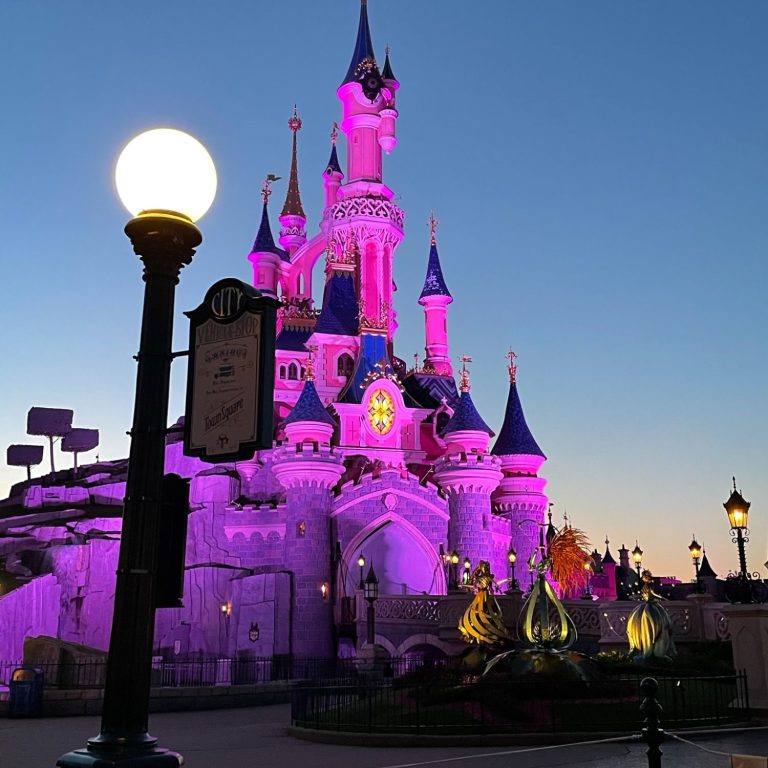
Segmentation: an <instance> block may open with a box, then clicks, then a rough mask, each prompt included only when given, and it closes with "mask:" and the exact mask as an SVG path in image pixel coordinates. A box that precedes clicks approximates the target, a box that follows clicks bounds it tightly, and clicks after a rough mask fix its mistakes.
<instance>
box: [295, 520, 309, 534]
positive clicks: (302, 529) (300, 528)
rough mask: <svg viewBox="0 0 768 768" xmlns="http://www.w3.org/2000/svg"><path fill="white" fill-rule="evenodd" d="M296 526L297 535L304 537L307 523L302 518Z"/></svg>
mask: <svg viewBox="0 0 768 768" xmlns="http://www.w3.org/2000/svg"><path fill="white" fill-rule="evenodd" d="M296 528H297V533H298V534H299V536H301V537H304V536H305V535H306V533H307V524H306V523H305V522H304V521H303V520H302V521H301V522H300V523H299V524H298V526H297V527H296Z"/></svg>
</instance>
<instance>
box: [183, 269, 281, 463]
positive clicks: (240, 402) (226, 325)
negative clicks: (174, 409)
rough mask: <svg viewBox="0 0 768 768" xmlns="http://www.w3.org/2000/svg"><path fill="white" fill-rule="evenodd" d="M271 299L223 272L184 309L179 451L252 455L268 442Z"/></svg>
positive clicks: (220, 458)
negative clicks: (186, 332)
mask: <svg viewBox="0 0 768 768" xmlns="http://www.w3.org/2000/svg"><path fill="white" fill-rule="evenodd" d="M279 306H280V304H279V302H278V301H277V300H275V299H272V298H269V297H267V296H264V295H262V293H261V292H260V291H257V290H256V289H255V288H253V287H252V286H250V285H246V284H245V283H243V282H242V281H240V280H237V279H235V278H232V277H229V278H226V279H224V280H219V282H217V283H215V284H214V285H212V286H211V287H210V288H209V289H208V292H207V293H206V294H205V299H204V300H203V303H202V304H201V305H200V306H199V307H198V308H197V309H194V310H192V311H191V312H186V313H185V314H186V315H187V317H188V318H189V320H190V327H189V368H188V370H187V407H186V415H185V419H184V453H185V454H186V455H187V456H197V457H199V458H201V459H202V460H203V461H209V462H224V461H234V460H236V459H249V458H252V456H253V454H254V452H255V451H257V450H260V449H263V448H271V447H272V412H273V396H274V387H275V324H276V320H277V308H278V307H279Z"/></svg>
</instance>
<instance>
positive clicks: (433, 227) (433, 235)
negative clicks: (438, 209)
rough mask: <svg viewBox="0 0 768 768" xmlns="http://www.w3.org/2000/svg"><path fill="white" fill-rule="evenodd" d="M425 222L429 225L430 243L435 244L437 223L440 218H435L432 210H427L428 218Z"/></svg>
mask: <svg viewBox="0 0 768 768" xmlns="http://www.w3.org/2000/svg"><path fill="white" fill-rule="evenodd" d="M427 223H428V225H429V235H430V243H431V244H432V245H437V238H436V234H437V225H438V224H439V223H440V220H439V219H436V218H435V212H434V211H430V212H429V219H427Z"/></svg>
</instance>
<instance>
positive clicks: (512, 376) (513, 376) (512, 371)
mask: <svg viewBox="0 0 768 768" xmlns="http://www.w3.org/2000/svg"><path fill="white" fill-rule="evenodd" d="M505 357H506V358H507V359H508V360H509V365H508V366H507V370H508V371H509V383H510V384H514V383H515V382H516V381H517V366H516V365H515V360H516V359H517V353H516V352H513V351H512V347H510V348H509V352H507V354H506V355H505Z"/></svg>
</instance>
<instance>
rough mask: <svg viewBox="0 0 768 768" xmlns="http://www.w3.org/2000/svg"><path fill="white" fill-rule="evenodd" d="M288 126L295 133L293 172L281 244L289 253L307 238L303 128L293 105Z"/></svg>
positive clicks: (292, 156) (282, 221)
mask: <svg viewBox="0 0 768 768" xmlns="http://www.w3.org/2000/svg"><path fill="white" fill-rule="evenodd" d="M288 127H289V128H290V129H291V132H292V133H293V150H292V152H291V173H290V175H289V177H288V192H287V193H286V196H285V203H284V204H283V210H282V211H281V212H280V224H281V226H282V229H281V230H280V245H282V246H283V248H285V249H286V250H287V251H288V252H289V253H291V254H292V253H293V252H294V251H295V250H296V249H297V248H299V247H300V246H301V245H303V244H304V243H305V242H306V240H307V233H306V231H305V230H304V225H305V224H306V223H307V217H306V214H305V213H304V208H303V206H302V204H301V193H300V192H299V164H298V151H297V134H298V132H299V131H300V130H301V118H300V117H299V115H298V113H297V111H296V105H295V104H294V105H293V114H292V115H291V117H290V119H289V120H288Z"/></svg>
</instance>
